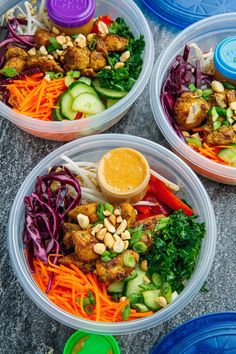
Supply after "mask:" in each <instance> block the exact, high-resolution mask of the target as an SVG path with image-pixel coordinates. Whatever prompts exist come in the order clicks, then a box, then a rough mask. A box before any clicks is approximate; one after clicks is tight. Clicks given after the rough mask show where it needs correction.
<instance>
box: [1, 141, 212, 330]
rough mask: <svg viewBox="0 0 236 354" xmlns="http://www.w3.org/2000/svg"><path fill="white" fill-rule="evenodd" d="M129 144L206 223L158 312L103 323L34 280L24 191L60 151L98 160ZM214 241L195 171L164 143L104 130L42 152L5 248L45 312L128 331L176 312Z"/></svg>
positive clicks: (195, 287) (206, 265)
mask: <svg viewBox="0 0 236 354" xmlns="http://www.w3.org/2000/svg"><path fill="white" fill-rule="evenodd" d="M122 146H123V147H130V148H133V149H137V150H139V151H140V152H141V153H143V154H144V155H145V157H146V158H147V160H148V162H149V164H150V166H151V168H153V169H154V170H156V171H158V172H159V173H160V174H162V175H163V176H165V177H166V178H168V179H169V180H171V181H173V182H174V183H177V184H178V185H179V186H180V187H181V192H180V193H179V194H178V195H179V197H181V198H184V199H185V200H187V202H188V203H190V204H191V205H192V206H193V208H194V211H195V213H197V214H198V215H199V221H200V222H203V221H204V222H205V223H206V237H205V238H204V240H203V243H202V248H201V253H200V256H199V259H198V263H197V266H196V269H195V272H194V273H193V275H192V278H191V279H190V281H189V282H188V284H187V286H186V287H185V289H184V291H183V292H182V293H181V294H180V295H179V296H178V297H177V298H176V300H175V301H174V302H173V303H172V304H171V305H169V306H168V307H166V308H164V309H162V310H161V311H159V312H157V313H156V314H154V315H152V316H149V317H146V318H142V319H140V320H137V321H129V322H119V323H103V322H92V321H88V320H84V319H81V318H78V317H75V316H73V315H71V314H69V313H67V312H65V311H63V310H62V309H60V308H59V307H57V306H56V305H54V304H53V303H52V302H51V301H50V300H49V299H48V298H47V296H46V295H44V294H43V293H42V292H41V290H40V289H39V288H38V287H37V285H36V284H35V282H34V280H33V278H32V276H31V274H30V271H29V268H28V265H27V262H26V259H25V255H24V249H23V244H22V229H23V224H24V203H23V200H24V196H25V195H28V194H29V193H31V192H32V191H33V189H34V186H35V180H36V177H37V176H38V175H42V174H44V173H46V172H47V170H48V168H49V167H50V166H52V165H57V164H60V163H62V160H61V159H60V156H61V154H65V155H67V156H68V157H70V158H71V159H74V160H77V161H79V160H81V161H82V160H87V161H91V162H97V161H98V160H99V159H100V158H101V157H102V156H103V155H104V154H105V153H106V152H107V151H108V150H110V149H114V148H116V147H122ZM215 245H216V222H215V216H214V211H213V208H212V204H211V201H210V199H209V196H208V194H207V192H206V190H205V188H204V187H203V185H202V183H201V182H200V180H199V179H198V177H197V176H196V175H195V173H194V172H193V171H192V170H191V169H190V168H189V167H188V166H187V165H186V164H185V163H184V162H183V161H182V160H181V159H180V158H179V157H177V156H176V155H174V154H173V153H172V152H170V151H169V150H167V149H166V148H164V147H162V146H160V145H158V144H156V143H154V142H152V141H149V140H146V139H143V138H138V137H135V136H130V135H121V134H112V135H111V134H102V135H97V136H91V137H85V138H82V139H80V140H77V141H73V142H70V143H68V144H66V145H64V146H62V147H60V148H59V149H57V150H55V151H54V152H52V153H51V154H49V155H48V156H47V157H46V158H44V159H43V160H42V161H41V162H40V163H39V164H38V165H37V166H36V167H35V168H34V169H33V170H32V172H31V173H30V174H29V175H28V177H27V178H26V179H25V181H24V183H23V184H22V186H21V188H20V190H19V192H18V194H17V196H16V198H15V201H14V204H13V206H12V210H11V213H10V218H9V225H8V249H9V253H10V258H11V262H12V265H13V267H14V269H15V272H16V274H17V277H18V279H19V281H20V283H21V284H22V286H23V288H24V289H25V291H26V293H27V294H28V295H29V297H30V298H31V299H32V300H33V301H34V302H35V303H36V304H37V305H38V306H39V307H40V308H41V309H42V310H43V311H45V312H46V313H47V314H48V315H49V316H51V317H52V318H54V319H56V320H58V321H59V322H61V323H63V324H64V325H67V326H69V327H72V328H75V329H80V330H83V331H87V332H96V333H103V334H105V333H106V334H117V335H119V334H128V333H132V332H137V331H141V330H145V329H148V328H150V327H154V326H157V325H159V324H160V323H162V322H164V321H166V320H168V319H170V318H171V317H173V316H174V315H176V314H177V313H178V312H179V311H180V310H181V309H182V308H183V307H184V306H186V305H187V304H188V303H189V301H191V300H193V297H194V295H196V294H197V292H198V291H199V290H200V288H201V287H202V285H203V283H204V281H205V280H206V277H207V275H208V273H209V271H210V268H211V265H212V262H213V258H214V254H215Z"/></svg>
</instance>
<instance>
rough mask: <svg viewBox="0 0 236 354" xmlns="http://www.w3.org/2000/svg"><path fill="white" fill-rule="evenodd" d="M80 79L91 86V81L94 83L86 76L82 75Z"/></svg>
mask: <svg viewBox="0 0 236 354" xmlns="http://www.w3.org/2000/svg"><path fill="white" fill-rule="evenodd" d="M78 81H79V82H83V83H84V84H86V85H88V86H91V83H92V80H91V79H90V78H89V77H86V76H81V78H80V79H79V80H78Z"/></svg>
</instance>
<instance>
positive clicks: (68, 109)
mask: <svg viewBox="0 0 236 354" xmlns="http://www.w3.org/2000/svg"><path fill="white" fill-rule="evenodd" d="M72 103H73V97H72V96H71V94H70V91H69V90H67V91H66V92H65V93H63V94H62V97H61V109H60V114H61V116H62V117H63V118H64V119H69V120H74V119H75V118H76V115H77V113H78V112H76V111H75V110H73V109H72Z"/></svg>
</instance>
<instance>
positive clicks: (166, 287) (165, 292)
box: [161, 283, 172, 304]
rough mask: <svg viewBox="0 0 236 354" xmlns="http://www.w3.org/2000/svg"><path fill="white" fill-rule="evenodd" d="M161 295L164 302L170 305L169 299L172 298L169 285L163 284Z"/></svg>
mask: <svg viewBox="0 0 236 354" xmlns="http://www.w3.org/2000/svg"><path fill="white" fill-rule="evenodd" d="M161 295H162V296H164V297H165V298H166V301H167V302H168V304H170V303H171V298H172V290H171V286H170V284H169V283H164V284H163V285H162V288H161Z"/></svg>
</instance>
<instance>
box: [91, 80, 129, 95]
mask: <svg viewBox="0 0 236 354" xmlns="http://www.w3.org/2000/svg"><path fill="white" fill-rule="evenodd" d="M92 85H93V87H94V88H95V90H96V91H97V92H98V93H99V95H101V96H103V97H105V98H114V99H119V98H123V97H125V96H126V95H127V93H128V92H124V91H118V90H111V89H107V88H104V87H101V86H100V84H99V81H98V80H94V81H93V82H92Z"/></svg>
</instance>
